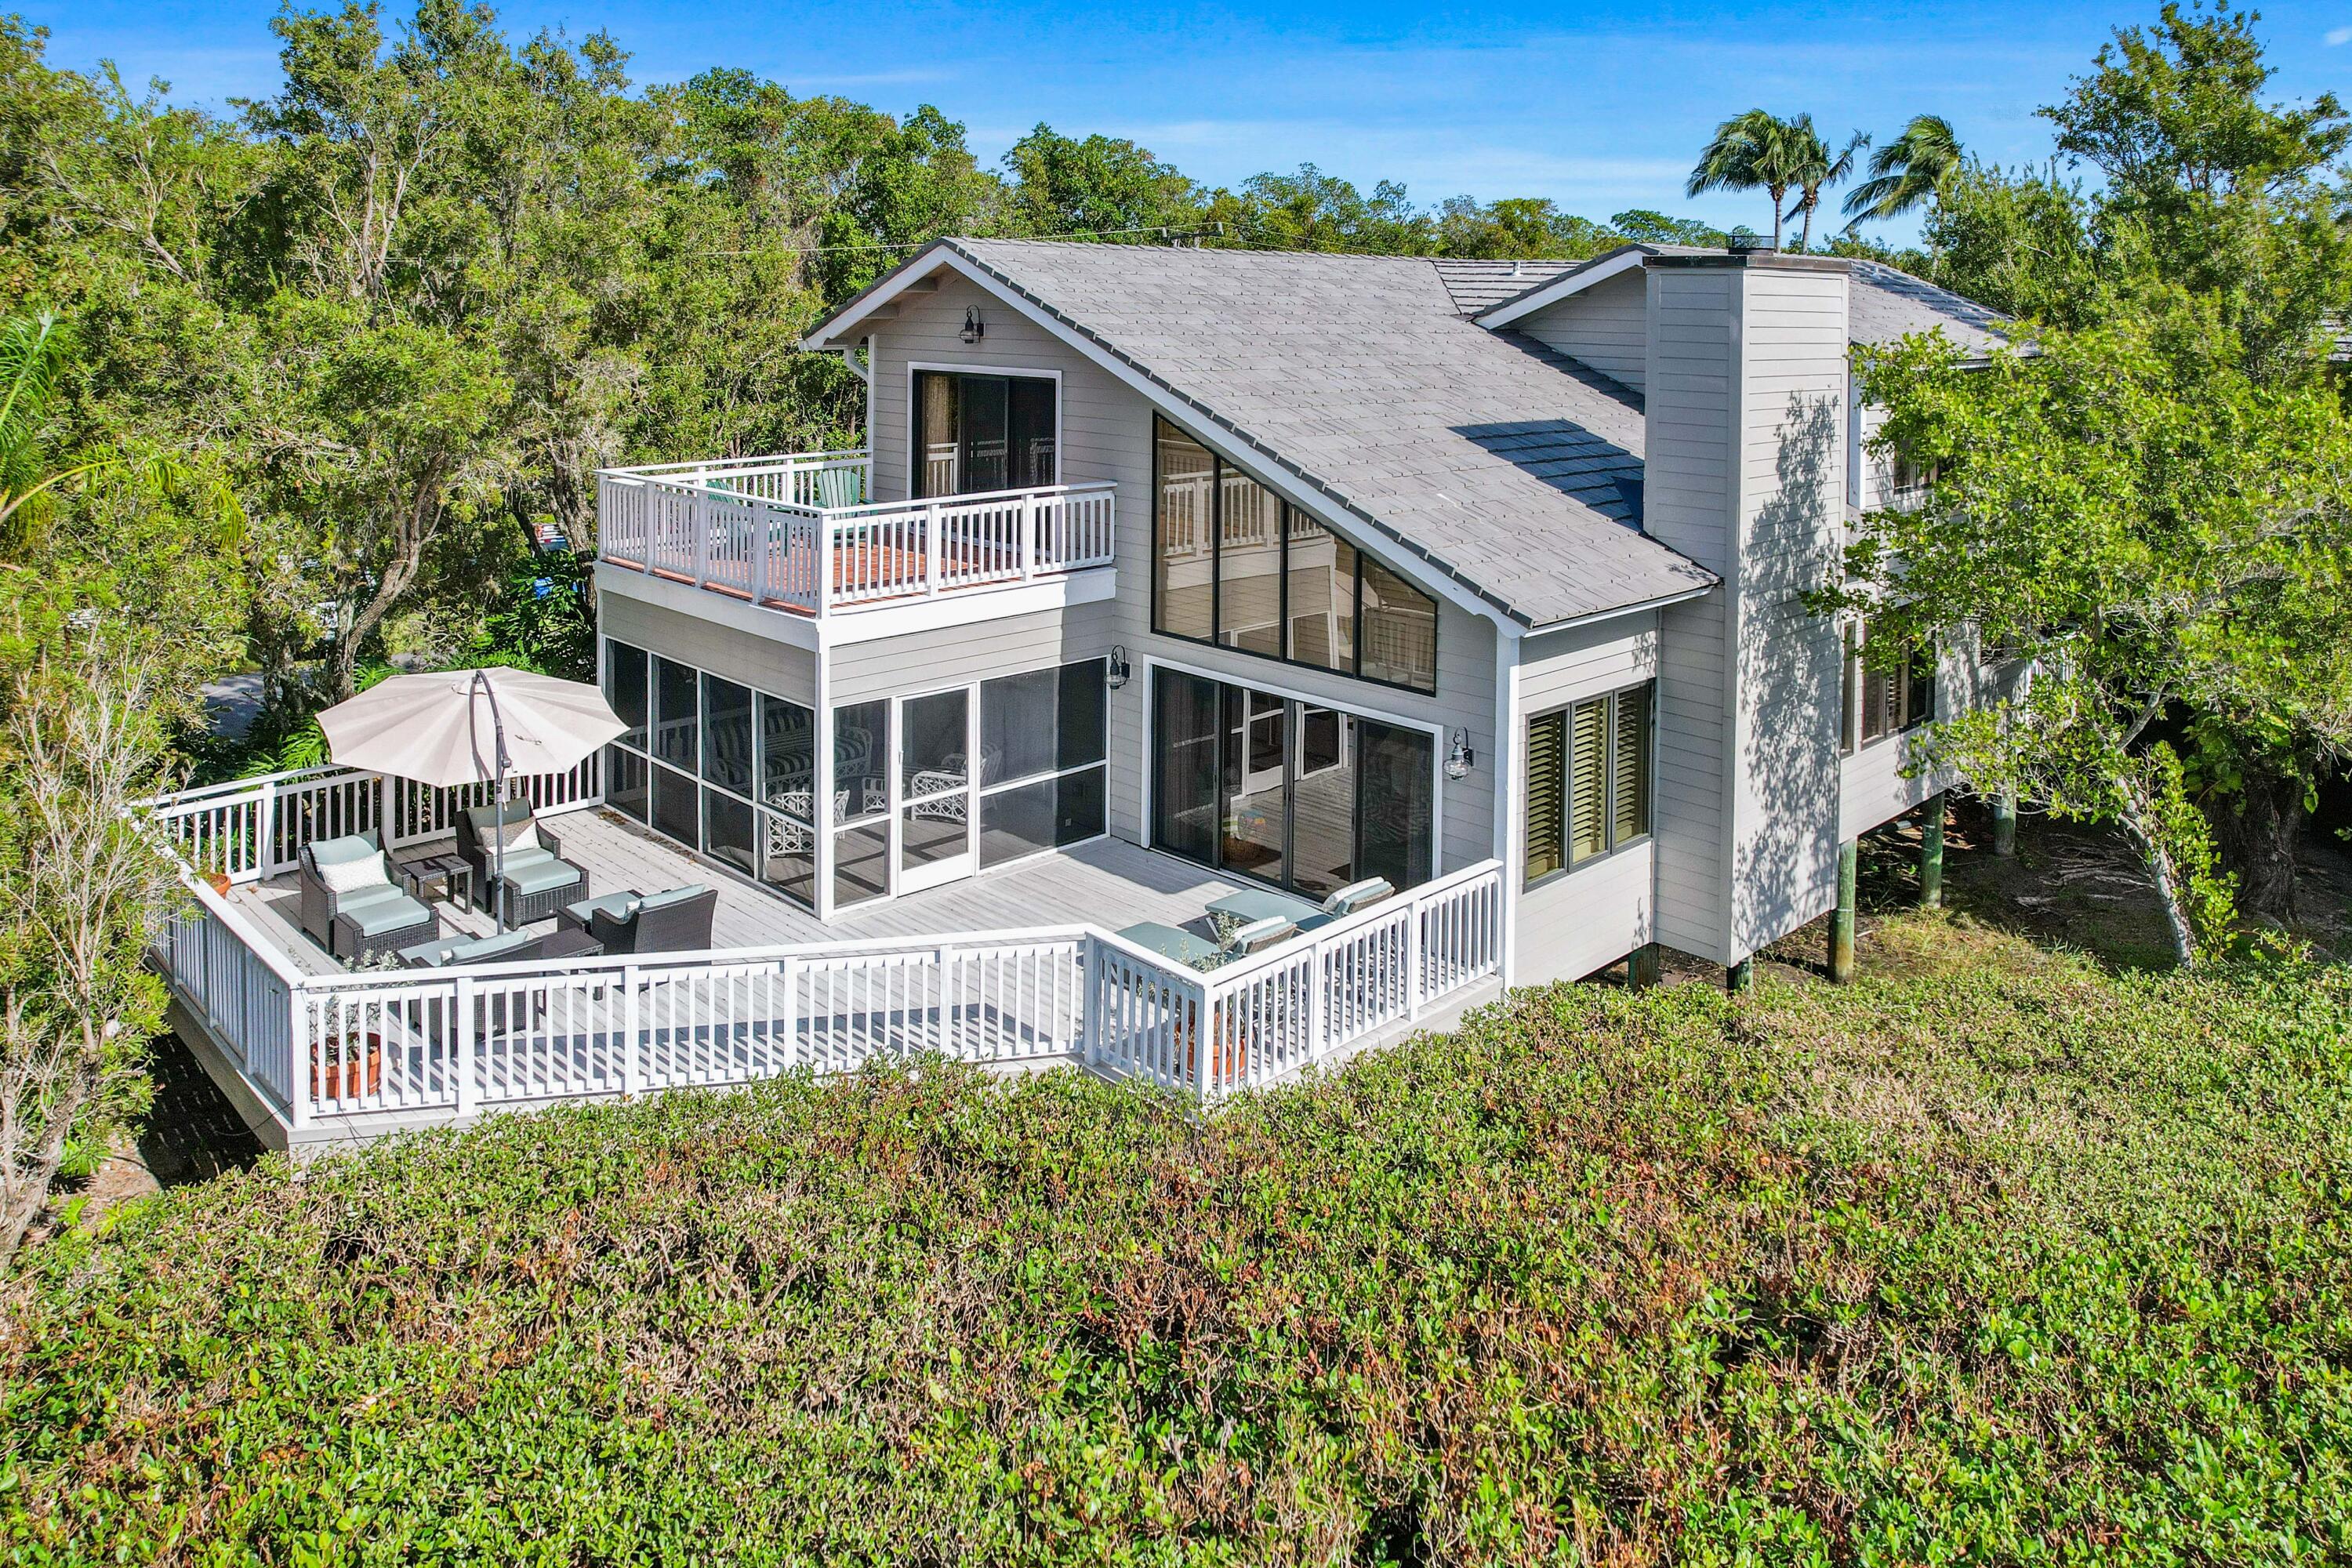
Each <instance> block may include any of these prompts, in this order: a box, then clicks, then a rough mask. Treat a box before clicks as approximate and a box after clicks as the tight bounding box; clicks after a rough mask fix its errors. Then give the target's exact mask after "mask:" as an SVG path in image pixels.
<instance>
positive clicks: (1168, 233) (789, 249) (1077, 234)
mask: <svg viewBox="0 0 2352 1568" xmlns="http://www.w3.org/2000/svg"><path fill="white" fill-rule="evenodd" d="M1224 232H1225V226H1224V225H1223V224H1222V223H1207V224H1197V225H1194V226H1190V227H1179V226H1174V225H1171V224H1149V225H1146V226H1143V227H1140V228H1081V229H1072V230H1070V231H1069V232H1068V233H1066V234H1024V235H1007V236H1004V237H1005V238H1009V239H1034V240H1039V241H1052V240H1059V239H1070V240H1087V239H1111V238H1116V237H1120V236H1123V235H1130V234H1156V235H1158V236H1159V237H1160V238H1162V239H1165V240H1167V241H1169V242H1170V243H1171V244H1173V243H1175V242H1176V241H1178V240H1185V239H1203V238H1213V237H1222V236H1223V234H1224ZM944 237H945V236H942V238H944ZM974 237H975V238H978V237H979V236H974ZM938 243H939V240H938V239H906V240H892V241H890V242H888V243H887V244H876V245H771V246H762V247H760V248H759V249H757V250H706V251H704V252H702V254H703V255H705V256H828V255H837V254H840V253H843V252H845V251H866V250H921V249H924V248H926V247H929V246H933V245H937V244H938Z"/></svg>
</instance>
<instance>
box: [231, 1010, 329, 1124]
mask: <svg viewBox="0 0 2352 1568" xmlns="http://www.w3.org/2000/svg"><path fill="white" fill-rule="evenodd" d="M287 994H288V998H289V1002H290V1003H291V1006H290V1007H289V1012H290V1014H291V1015H292V1016H290V1017H289V1019H288V1020H287V1034H286V1076H287V1077H288V1078H289V1079H291V1080H292V1081H291V1082H289V1083H288V1084H286V1085H285V1086H284V1088H285V1090H286V1121H287V1124H288V1125H289V1127H291V1128H292V1129H293V1130H294V1131H297V1132H299V1131H302V1130H303V1129H304V1128H306V1127H308V1126H310V1076H311V1075H312V1074H314V1073H316V1072H317V1071H318V1070H319V1047H317V1046H315V1045H313V1044H312V1043H311V1040H310V994H309V993H308V992H305V991H303V990H301V989H299V987H295V986H290V985H289V986H288V987H287ZM252 1059H253V1055H252V1053H251V1052H250V1051H248V1052H247V1053H246V1060H247V1063H248V1064H249V1063H250V1062H251V1061H252Z"/></svg>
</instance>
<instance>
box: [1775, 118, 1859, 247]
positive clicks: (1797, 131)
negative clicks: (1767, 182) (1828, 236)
mask: <svg viewBox="0 0 2352 1568" xmlns="http://www.w3.org/2000/svg"><path fill="white" fill-rule="evenodd" d="M1789 140H1790V174H1791V175H1792V176H1793V177H1794V184H1796V186H1797V190H1798V196H1797V205H1795V206H1793V207H1791V208H1790V209H1789V210H1790V212H1801V213H1803V214H1804V215H1805V229H1804V234H1803V236H1802V237H1801V238H1800V239H1799V240H1798V241H1797V248H1798V249H1799V250H1811V248H1812V247H1813V209H1814V208H1815V207H1817V206H1819V205H1822V186H1824V185H1834V184H1837V183H1838V182H1839V181H1840V180H1843V179H1844V178H1845V177H1846V176H1847V175H1848V174H1853V158H1854V154H1855V153H1859V152H1861V151H1862V150H1863V149H1864V147H1867V146H1869V145H1870V138H1869V137H1867V136H1865V135H1864V134H1863V133H1862V132H1859V131H1857V132H1854V133H1853V138H1852V139H1851V140H1850V141H1848V142H1846V144H1845V148H1844V150H1843V152H1841V153H1838V155H1837V156H1836V157H1834V158H1832V157H1831V156H1830V148H1829V143H1828V142H1824V141H1822V137H1821V132H1818V131H1815V130H1814V129H1813V117H1812V116H1811V115H1810V114H1800V115H1799V116H1797V118H1796V119H1794V120H1792V121H1789Z"/></svg>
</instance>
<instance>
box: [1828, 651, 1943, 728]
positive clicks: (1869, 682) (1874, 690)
mask: <svg viewBox="0 0 2352 1568" xmlns="http://www.w3.org/2000/svg"><path fill="white" fill-rule="evenodd" d="M1869 642H1870V628H1869V626H1867V625H1864V626H1862V627H1861V628H1860V635H1858V636H1856V635H1853V634H1849V635H1848V636H1847V638H1846V647H1845V728H1844V732H1843V736H1842V737H1841V739H1842V742H1843V744H1842V746H1841V749H1842V750H1843V751H1845V752H1854V751H1856V750H1859V749H1860V748H1861V747H1864V746H1866V745H1868V744H1870V743H1871V742H1873V741H1883V740H1885V738H1886V737H1887V736H1889V735H1895V734H1900V733H1901V732H1902V731H1906V730H1916V729H1917V728H1918V727H1919V726H1920V725H1922V724H1925V723H1927V721H1929V720H1931V719H1933V718H1934V717H1935V716H1936V655H1935V651H1934V650H1933V649H1931V648H1923V649H1920V650H1918V651H1917V652H1915V653H1914V654H1912V656H1911V657H1910V658H1907V659H1901V660H1898V661H1897V662H1895V663H1894V664H1892V665H1887V666H1883V667H1874V666H1873V665H1872V664H1871V662H1870V660H1869V659H1868V658H1865V657H1864V653H1863V650H1864V648H1865V647H1868V646H1869Z"/></svg>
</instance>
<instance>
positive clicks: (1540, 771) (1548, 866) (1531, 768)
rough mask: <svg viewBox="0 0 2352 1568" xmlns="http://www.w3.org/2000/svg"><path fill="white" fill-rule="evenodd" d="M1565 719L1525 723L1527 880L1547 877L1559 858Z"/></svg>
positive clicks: (1563, 716)
mask: <svg viewBox="0 0 2352 1568" xmlns="http://www.w3.org/2000/svg"><path fill="white" fill-rule="evenodd" d="M1567 752H1568V715H1567V714H1565V713H1546V714H1543V715H1542V716H1541V717H1539V718H1535V719H1530V720H1528V880H1529V881H1530V882H1532V881H1534V880H1535V879H1537V878H1538V877H1548V876H1549V875H1551V873H1553V872H1554V871H1557V870H1559V868H1561V867H1562V866H1564V865H1566V864H1567V863H1568V862H1567V860H1566V859H1565V858H1563V856H1562V845H1561V841H1560V840H1561V826H1562V822H1561V816H1562V812H1563V811H1564V809H1565V804H1566V803H1565V798H1564V794H1563V792H1564V791H1565V789H1566V787H1567V781H1568V756H1567Z"/></svg>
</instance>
